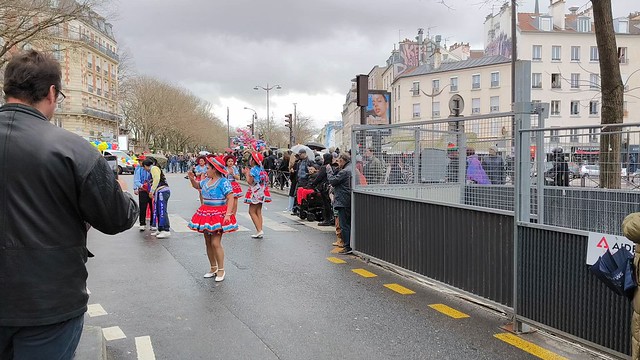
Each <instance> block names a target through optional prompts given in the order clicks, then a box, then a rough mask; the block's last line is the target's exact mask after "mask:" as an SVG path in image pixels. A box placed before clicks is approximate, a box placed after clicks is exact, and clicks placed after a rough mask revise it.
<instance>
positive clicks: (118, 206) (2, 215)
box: [0, 104, 138, 326]
mask: <svg viewBox="0 0 640 360" xmlns="http://www.w3.org/2000/svg"><path fill="white" fill-rule="evenodd" d="M137 213H138V205H137V204H136V202H135V201H134V200H133V197H132V196H131V195H130V194H127V193H123V192H122V190H120V187H119V185H118V183H117V182H116V179H115V175H114V173H113V171H112V170H111V168H110V167H109V165H108V163H107V161H106V160H105V159H104V158H103V157H102V156H101V155H100V153H99V152H98V151H97V150H96V149H95V148H93V147H92V146H91V145H90V144H89V142H88V141H87V140H84V139H83V138H81V137H79V136H77V135H75V134H72V133H70V132H68V131H66V130H63V129H61V128H58V127H56V126H54V125H52V124H51V123H50V122H49V121H48V120H47V119H46V118H45V116H44V115H42V113H40V112H39V111H37V110H36V109H34V108H31V107H28V106H23V105H17V104H8V105H4V106H2V107H1V108H0V326H37V325H48V324H54V323H59V322H62V321H66V320H68V319H71V318H73V317H77V316H80V315H82V314H83V313H85V312H86V310H87V300H88V295H87V291H86V280H87V270H86V267H85V262H86V261H87V254H88V252H87V247H86V245H87V228H88V227H87V224H89V225H91V226H93V227H94V228H96V229H97V230H99V231H102V232H104V233H106V234H116V233H119V232H121V231H124V230H127V229H129V228H131V226H133V224H134V222H135V220H136V216H137Z"/></svg>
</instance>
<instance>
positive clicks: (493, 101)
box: [489, 96, 500, 113]
mask: <svg viewBox="0 0 640 360" xmlns="http://www.w3.org/2000/svg"><path fill="white" fill-rule="evenodd" d="M489 105H490V107H489V111H490V112H492V113H493V112H498V111H500V97H499V96H492V97H491V98H490V99H489Z"/></svg>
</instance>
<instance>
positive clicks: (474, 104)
mask: <svg viewBox="0 0 640 360" xmlns="http://www.w3.org/2000/svg"><path fill="white" fill-rule="evenodd" d="M471 114H480V98H474V99H471Z"/></svg>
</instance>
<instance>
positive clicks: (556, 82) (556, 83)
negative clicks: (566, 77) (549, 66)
mask: <svg viewBox="0 0 640 360" xmlns="http://www.w3.org/2000/svg"><path fill="white" fill-rule="evenodd" d="M551 88H552V89H562V77H561V76H560V74H551Z"/></svg>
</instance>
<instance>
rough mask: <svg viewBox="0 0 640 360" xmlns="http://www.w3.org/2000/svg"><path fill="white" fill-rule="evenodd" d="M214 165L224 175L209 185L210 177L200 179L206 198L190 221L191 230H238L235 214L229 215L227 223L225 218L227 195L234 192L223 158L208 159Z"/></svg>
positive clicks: (210, 231) (212, 231)
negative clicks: (227, 176)
mask: <svg viewBox="0 0 640 360" xmlns="http://www.w3.org/2000/svg"><path fill="white" fill-rule="evenodd" d="M206 160H207V161H208V162H209V163H210V164H211V165H213V166H214V167H215V168H216V169H217V170H218V171H219V172H220V173H221V174H222V175H223V177H221V178H219V179H218V180H216V182H214V183H213V184H212V185H209V184H208V183H209V180H210V179H209V178H205V179H204V180H202V181H200V190H201V192H202V197H203V199H204V204H202V205H201V206H200V207H199V208H198V210H197V211H196V213H195V214H193V217H191V221H190V222H189V228H190V229H191V230H194V231H197V232H200V233H209V234H210V233H215V232H222V233H228V232H233V231H236V230H238V224H237V222H236V217H235V215H230V216H229V222H228V223H225V222H224V218H225V215H226V214H227V195H229V194H230V193H232V192H233V188H232V186H231V183H230V182H229V180H228V179H227V178H226V177H224V176H226V175H227V171H226V170H225V167H224V166H223V165H222V158H221V157H218V158H214V157H213V156H211V157H207V159H206Z"/></svg>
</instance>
